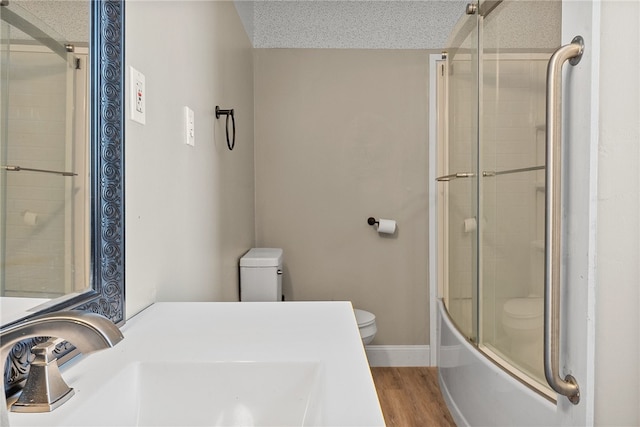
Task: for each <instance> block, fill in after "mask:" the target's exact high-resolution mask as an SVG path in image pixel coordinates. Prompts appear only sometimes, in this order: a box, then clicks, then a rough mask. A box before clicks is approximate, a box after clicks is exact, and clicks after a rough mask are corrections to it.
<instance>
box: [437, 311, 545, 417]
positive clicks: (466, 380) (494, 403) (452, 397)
mask: <svg viewBox="0 0 640 427" xmlns="http://www.w3.org/2000/svg"><path fill="white" fill-rule="evenodd" d="M438 331H439V334H438V364H439V366H438V368H439V380H440V388H441V390H442V395H443V396H444V399H445V401H446V403H447V406H448V407H449V411H450V412H451V415H452V416H453V419H454V420H455V422H456V424H457V425H458V426H553V425H557V413H556V412H557V406H556V404H555V403H553V402H551V401H549V400H548V399H546V398H544V397H542V396H541V395H539V394H538V393H536V392H534V391H532V390H531V389H529V387H527V386H525V385H523V384H522V383H521V382H519V381H518V380H516V379H514V378H513V377H512V376H510V375H509V374H507V373H506V372H505V371H503V370H502V369H501V368H499V367H498V366H496V365H495V364H494V363H493V362H492V361H491V360H489V359H488V358H487V357H485V356H484V355H483V354H481V353H480V352H479V351H478V350H477V349H476V348H475V347H473V346H472V345H471V344H469V343H468V342H467V340H466V339H465V338H464V337H463V336H462V335H461V334H460V333H459V332H458V330H457V329H456V328H455V326H454V325H453V324H452V323H451V320H450V319H449V316H448V315H447V313H446V310H445V308H444V304H443V303H442V301H438Z"/></svg>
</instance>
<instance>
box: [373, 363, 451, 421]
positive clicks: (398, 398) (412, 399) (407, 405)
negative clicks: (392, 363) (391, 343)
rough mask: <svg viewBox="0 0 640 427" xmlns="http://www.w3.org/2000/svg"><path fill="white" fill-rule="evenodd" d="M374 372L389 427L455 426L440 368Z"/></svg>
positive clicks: (377, 369)
mask: <svg viewBox="0 0 640 427" xmlns="http://www.w3.org/2000/svg"><path fill="white" fill-rule="evenodd" d="M371 373H372V376H373V382H374V383H375V385H376V390H377V392H378V399H379V400H380V406H381V407H382V413H383V415H384V420H385V422H386V424H387V426H388V427H394V426H398V427H427V426H436V427H448V426H453V427H455V425H456V424H455V423H454V421H453V418H451V414H450V413H449V410H448V409H447V405H446V404H445V403H444V400H443V398H442V394H441V393H440V387H439V385H438V370H437V368H426V367H417V368H371Z"/></svg>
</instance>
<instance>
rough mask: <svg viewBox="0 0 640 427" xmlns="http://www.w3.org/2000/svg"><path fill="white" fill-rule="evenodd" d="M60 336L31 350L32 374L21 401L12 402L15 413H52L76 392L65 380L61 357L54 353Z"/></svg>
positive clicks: (28, 378)
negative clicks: (59, 359)
mask: <svg viewBox="0 0 640 427" xmlns="http://www.w3.org/2000/svg"><path fill="white" fill-rule="evenodd" d="M61 342H64V340H62V339H59V338H54V339H50V340H49V341H46V342H43V343H40V344H37V345H35V346H34V347H33V348H32V349H31V352H32V353H33V354H34V355H35V359H34V360H33V362H31V367H30V369H29V376H28V377H27V382H26V384H25V386H24V388H23V390H22V394H21V395H20V397H19V398H18V400H17V401H16V402H15V403H14V404H13V405H11V410H12V411H13V412H50V411H53V410H54V409H56V408H57V407H58V406H60V405H62V404H63V403H64V402H66V401H67V400H69V399H70V398H71V396H73V394H74V391H73V389H72V388H71V387H69V386H68V385H67V383H66V382H65V381H64V379H62V375H61V374H60V369H59V368H58V358H57V356H56V355H54V354H53V351H54V350H55V348H56V345H58V344H59V343H61Z"/></svg>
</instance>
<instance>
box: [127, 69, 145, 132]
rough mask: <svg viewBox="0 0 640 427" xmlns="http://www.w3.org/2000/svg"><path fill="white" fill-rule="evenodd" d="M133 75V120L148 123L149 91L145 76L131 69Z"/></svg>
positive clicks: (131, 105) (131, 88) (131, 89)
mask: <svg viewBox="0 0 640 427" xmlns="http://www.w3.org/2000/svg"><path fill="white" fill-rule="evenodd" d="M130 71H131V72H130V75H131V87H130V91H131V104H130V108H131V120H133V121H134V122H138V123H141V124H145V122H146V111H147V108H146V99H147V90H146V87H145V79H144V74H142V73H141V72H140V71H138V70H136V69H135V68H133V67H130Z"/></svg>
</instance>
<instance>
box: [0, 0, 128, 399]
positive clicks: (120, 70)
mask: <svg viewBox="0 0 640 427" xmlns="http://www.w3.org/2000/svg"><path fill="white" fill-rule="evenodd" d="M89 1H91V43H90V60H91V94H92V98H91V116H90V117H91V134H90V143H91V145H92V150H91V169H92V174H91V277H92V282H91V289H90V290H89V291H87V292H84V293H81V294H79V295H76V296H73V297H72V298H68V299H65V300H64V301H62V302H60V303H58V304H54V305H52V306H50V307H48V308H47V309H45V310H42V311H39V312H37V313H34V316H35V315H40V314H43V313H49V312H54V311H60V310H63V309H64V310H82V311H90V312H94V313H98V314H101V315H103V316H105V317H108V318H109V319H111V320H112V321H113V322H114V323H115V324H117V325H118V326H122V325H124V323H125V321H126V318H125V286H124V280H125V277H124V274H125V270H124V0H89ZM29 317H33V316H29ZM27 318H28V317H27ZM22 320H24V319H22ZM20 321H21V320H19V321H17V322H12V323H10V324H15V323H18V322H20ZM10 324H8V325H2V326H3V327H6V326H9V325H10ZM42 340H43V338H37V339H34V340H25V341H23V342H21V343H18V344H17V345H16V346H15V347H14V348H13V349H12V350H11V352H10V354H9V357H8V358H7V360H6V361H5V370H4V381H5V390H7V392H11V391H14V390H15V388H16V387H17V386H18V385H19V384H20V383H22V382H23V381H24V380H25V379H26V377H27V375H28V372H29V360H31V357H29V356H30V354H29V353H30V352H31V347H33V345H35V344H36V343H37V342H40V341H42ZM56 354H57V355H58V358H59V359H60V360H61V361H62V362H64V361H66V360H68V359H70V358H71V357H73V356H75V354H77V351H75V348H74V347H73V346H72V345H70V344H69V343H68V342H65V343H62V344H60V345H59V346H58V347H57V348H56Z"/></svg>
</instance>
